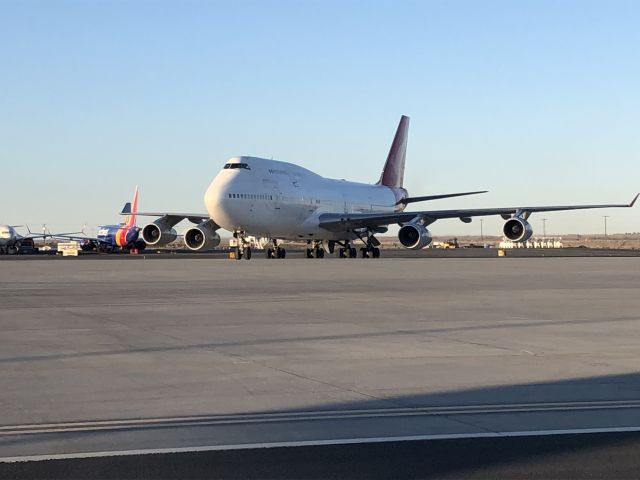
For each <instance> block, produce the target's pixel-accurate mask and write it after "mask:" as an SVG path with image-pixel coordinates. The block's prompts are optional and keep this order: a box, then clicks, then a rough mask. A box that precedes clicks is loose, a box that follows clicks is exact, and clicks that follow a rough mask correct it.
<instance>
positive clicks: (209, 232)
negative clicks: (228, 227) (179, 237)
mask: <svg viewBox="0 0 640 480" xmlns="http://www.w3.org/2000/svg"><path fill="white" fill-rule="evenodd" d="M216 227H217V226H216ZM184 243H185V245H186V246H187V248H189V249H190V250H206V249H208V248H215V247H217V246H218V245H220V235H218V234H217V233H216V230H215V227H214V226H213V222H212V221H211V220H206V221H204V222H202V223H200V224H198V226H197V227H191V228H190V229H189V230H187V231H186V232H185V233H184Z"/></svg>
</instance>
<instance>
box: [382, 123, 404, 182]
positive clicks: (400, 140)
mask: <svg viewBox="0 0 640 480" xmlns="http://www.w3.org/2000/svg"><path fill="white" fill-rule="evenodd" d="M408 136H409V117H407V116H405V115H403V116H402V117H400V123H399V125H398V129H397V130H396V135H395V137H393V143H392V144H391V149H390V150H389V155H387V161H386V162H385V164H384V169H383V170H382V175H380V180H379V181H378V185H385V186H387V187H393V188H397V187H402V184H403V182H404V162H405V159H406V157H407V139H408Z"/></svg>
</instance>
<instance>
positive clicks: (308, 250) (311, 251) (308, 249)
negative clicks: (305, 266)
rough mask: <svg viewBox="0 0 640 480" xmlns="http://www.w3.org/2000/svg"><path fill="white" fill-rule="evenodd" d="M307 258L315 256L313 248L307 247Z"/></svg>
mask: <svg viewBox="0 0 640 480" xmlns="http://www.w3.org/2000/svg"><path fill="white" fill-rule="evenodd" d="M307 258H313V250H312V249H310V248H307Z"/></svg>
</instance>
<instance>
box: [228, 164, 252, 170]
mask: <svg viewBox="0 0 640 480" xmlns="http://www.w3.org/2000/svg"><path fill="white" fill-rule="evenodd" d="M224 168H225V169H227V168H231V169H234V168H246V169H247V170H251V168H250V167H249V165H248V164H246V163H227V164H225V166H224Z"/></svg>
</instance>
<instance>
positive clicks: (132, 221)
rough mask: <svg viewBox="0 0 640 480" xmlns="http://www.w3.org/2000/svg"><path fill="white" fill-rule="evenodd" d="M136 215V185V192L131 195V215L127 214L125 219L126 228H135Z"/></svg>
mask: <svg viewBox="0 0 640 480" xmlns="http://www.w3.org/2000/svg"><path fill="white" fill-rule="evenodd" d="M137 213H138V186H137V185H136V190H135V192H134V194H133V201H132V202H131V214H129V215H128V216H127V218H126V219H125V224H126V226H127V227H135V225H136V214H137Z"/></svg>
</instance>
